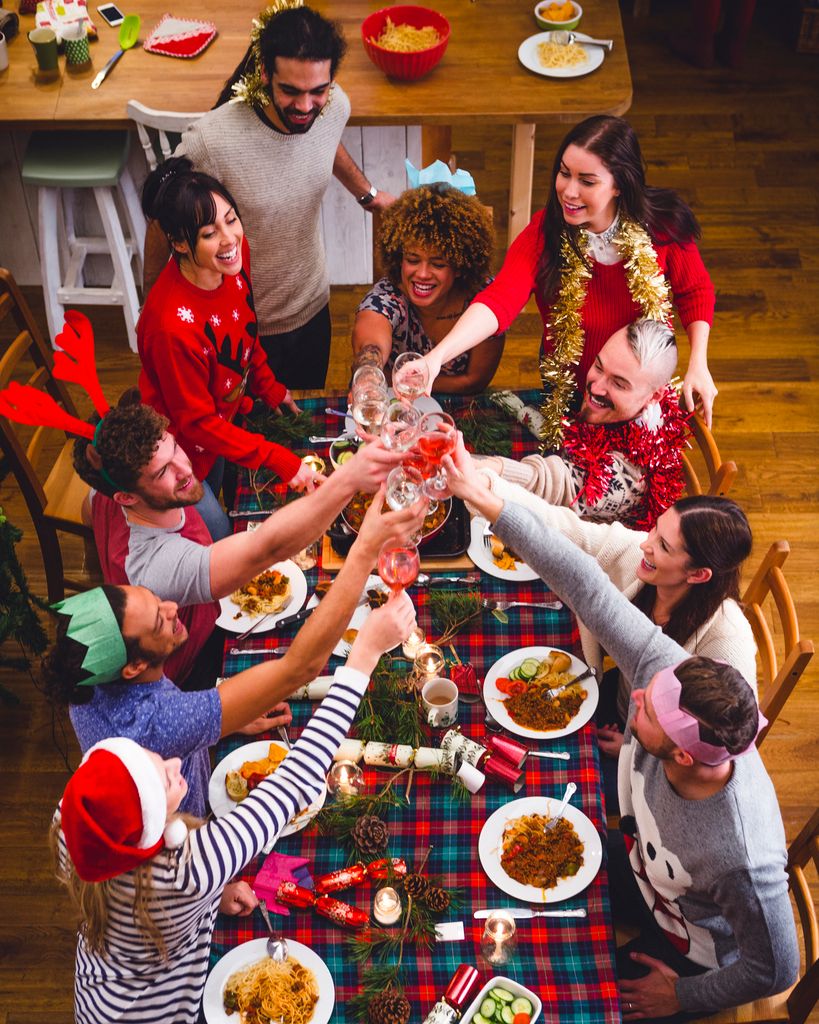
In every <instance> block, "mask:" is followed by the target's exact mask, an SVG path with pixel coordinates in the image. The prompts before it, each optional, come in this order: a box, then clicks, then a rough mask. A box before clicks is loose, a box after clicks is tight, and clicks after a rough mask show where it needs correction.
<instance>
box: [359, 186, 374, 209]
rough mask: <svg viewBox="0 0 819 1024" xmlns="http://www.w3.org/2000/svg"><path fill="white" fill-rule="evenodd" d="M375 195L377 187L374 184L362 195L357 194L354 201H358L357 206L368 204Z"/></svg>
mask: <svg viewBox="0 0 819 1024" xmlns="http://www.w3.org/2000/svg"><path fill="white" fill-rule="evenodd" d="M377 195H378V189H377V188H376V187H375V185H370V190H369V192H365V193H364V195H363V196H359V197H358V199H356V202H357V203H358V205H359V206H369V205H370V203H371V202H372V201H373V199H375V197H376V196H377Z"/></svg>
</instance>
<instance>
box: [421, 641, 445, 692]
mask: <svg viewBox="0 0 819 1024" xmlns="http://www.w3.org/2000/svg"><path fill="white" fill-rule="evenodd" d="M443 672H444V652H443V651H442V650H441V648H440V647H436V646H435V644H423V645H422V646H421V647H419V649H418V653H417V654H416V655H415V676H416V679H417V681H418V685H419V686H423V685H424V683H428V682H430V681H431V680H432V679H438V677H439V676H442V675H443Z"/></svg>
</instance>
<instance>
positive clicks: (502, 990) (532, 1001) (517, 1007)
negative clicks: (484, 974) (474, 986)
mask: <svg viewBox="0 0 819 1024" xmlns="http://www.w3.org/2000/svg"><path fill="white" fill-rule="evenodd" d="M542 1009H543V1003H542V1002H541V1001H540V999H539V998H538V997H537V996H536V995H535V993H534V992H533V991H532V990H531V989H528V988H526V987H525V986H523V985H521V984H520V983H519V982H517V981H514V980H513V979H512V978H504V977H502V976H501V975H496V976H495V977H494V978H492V980H491V981H488V982H487V983H486V984H485V985H484V987H483V988H482V989H481V990H480V992H479V993H478V994H477V996H475V999H474V1000H473V1001H472V1003H471V1004H470V1005H469V1006H468V1007H467V1008H466V1011H465V1012H464V1015H463V1017H462V1018H461V1019H462V1021H463V1024H534V1022H535V1021H536V1020H537V1019H538V1017H539V1016H540V1011H541V1010H542Z"/></svg>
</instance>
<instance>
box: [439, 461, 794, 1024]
mask: <svg viewBox="0 0 819 1024" xmlns="http://www.w3.org/2000/svg"><path fill="white" fill-rule="evenodd" d="M445 465H446V467H447V472H448V476H449V479H450V488H451V490H452V492H453V493H455V494H457V495H458V496H459V497H461V498H464V499H465V500H467V501H469V503H470V504H471V505H473V506H475V507H476V508H477V509H478V511H480V512H481V514H482V515H484V516H485V517H486V518H487V520H488V521H489V522H492V523H494V530H495V532H496V534H497V535H498V537H500V538H501V540H503V541H504V543H506V544H507V545H508V546H509V547H511V548H513V549H514V550H515V551H516V552H517V553H518V554H519V555H520V556H521V557H522V558H523V559H525V561H526V563H527V564H528V565H530V566H531V567H532V568H533V569H534V570H535V571H536V572H537V573H538V575H540V576H541V578H542V579H543V580H544V581H545V582H546V583H548V585H549V586H550V587H551V588H552V589H553V590H554V591H555V592H556V593H557V594H558V595H559V596H560V597H561V598H562V599H563V601H565V602H566V603H567V604H568V605H570V607H571V608H572V609H573V610H574V611H575V612H576V613H577V614H578V615H579V616H581V617H582V619H583V621H584V622H585V623H586V625H587V626H588V627H589V628H590V629H591V630H592V631H593V632H594V634H595V636H597V637H599V638H600V641H601V643H602V644H603V646H604V647H605V649H606V650H607V651H608V653H609V654H610V655H611V656H612V658H614V660H615V661H616V662H617V664H618V665H619V666H620V668H621V669H622V670H623V672H624V673H625V674H626V676H627V677H628V678H630V679H632V680H633V681H634V682H633V686H634V688H633V690H632V697H631V705H630V708H629V721H628V725H627V727H626V733H625V743H624V746H623V750H622V752H621V754H620V762H619V793H620V806H621V811H622V815H623V816H622V819H621V827H622V829H623V831H624V838H625V846H626V850H627V852H628V858H629V862H630V865H631V873H629V875H628V876H627V878H626V881H627V882H628V883H629V886H630V889H631V892H632V894H633V897H634V902H636V903H639V902H640V898H642V901H643V903H644V906H643V905H641V906H640V907H639V909H640V911H641V914H642V917H643V919H644V920H645V921H646V924H647V928H646V929H644V935H643V938H644V939H645V940H647V941H644V942H643V944H642V947H638V948H643V949H645V948H650V949H651V950H652V951H653V952H654V954H655V955H654V956H648V955H646V954H645V953H643V952H633V953H632V954H631V957H630V962H631V964H632V965H634V964H637V965H639V968H640V970H641V972H642V977H639V978H628V977H626V976H625V972H623V971H621V974H620V978H621V980H620V996H621V1000H622V1004H623V1011H624V1018H625V1019H626V1020H647V1019H658V1018H672V1019H686V1018H685V1017H684V1016H682V1014H694V1015H697V1016H699V1015H702V1014H703V1013H707V1012H713V1011H715V1010H719V1009H723V1008H727V1007H731V1006H737V1005H739V1004H741V1003H745V1002H749V1001H751V1000H754V999H758V998H761V997H763V996H767V995H771V994H774V993H777V992H781V991H782V990H783V989H785V988H787V987H788V986H789V985H791V984H793V983H794V981H795V980H796V977H797V975H798V971H799V951H798V946H797V940H796V930H795V927H794V921H793V914H792V911H791V906H790V900H789V898H788V882H787V875H786V873H785V864H786V852H785V836H784V830H783V827H782V819H781V816H780V813H779V806H778V804H777V800H776V794H775V792H774V789H773V785H772V783H771V780H770V778H769V777H768V774H767V772H766V771H765V767H764V765H763V764H762V761H761V759H760V757H759V754H758V752H757V750H756V747H755V745H754V739H755V737H756V734H757V730H758V726H759V713H758V709H757V707H756V703H755V701H754V698H753V693H752V691H751V688H750V687H749V686H748V684H747V682H746V681H745V680H744V679H743V678H742V677H741V675H740V674H739V673H738V672H736V670H734V669H733V668H732V667H731V666H729V665H724V664H720V663H718V662H714V661H712V660H710V659H707V658H691V657H690V656H689V654H688V652H687V651H685V650H684V648H682V647H680V645H679V644H677V643H676V642H675V641H673V640H672V639H670V637H667V636H666V635H665V634H664V633H663V632H662V630H661V629H660V628H659V627H658V626H655V625H654V624H653V623H652V622H651V621H650V620H649V619H647V618H646V617H645V616H644V615H643V613H642V612H641V611H639V609H637V608H635V607H634V606H633V605H632V604H631V603H630V602H629V601H628V599H627V598H625V597H624V596H623V595H622V594H621V593H620V592H619V591H618V590H617V589H616V587H615V586H614V585H613V584H612V583H611V582H610V581H609V579H608V578H607V577H606V575H605V574H604V573H603V571H602V570H601V569H600V568H599V566H598V565H597V563H596V561H595V560H594V559H593V558H591V557H590V556H589V555H587V554H585V552H583V551H581V550H580V549H579V548H577V547H576V546H575V545H574V544H572V543H571V541H569V540H567V539H566V538H564V537H563V536H562V535H561V534H559V533H557V532H556V531H554V530H551V529H549V528H548V527H547V526H545V525H544V523H543V522H542V520H540V519H538V517H537V516H535V515H534V513H532V512H530V511H529V510H527V509H524V508H522V507H521V506H518V505H514V504H512V503H511V502H506V503H504V502H503V501H502V500H501V499H499V498H498V497H496V496H495V495H494V494H492V492H491V491H489V489H488V487H487V486H486V483H485V478H484V477H482V475H480V474H478V473H476V472H474V470H473V468H472V463H471V460H469V458H468V456H467V455H466V453H465V451H464V450H463V445H462V444H460V445H459V448H458V451H457V452H456V454H455V458H454V461H453V460H451V459H449V460H446V461H445ZM633 880H636V883H637V887H635V886H634V881H633ZM612 881H613V888H614V887H615V884H616V880H615V879H613V880H612ZM638 893H639V895H638ZM613 895H615V896H616V895H617V894H616V893H613ZM686 974H687V975H689V976H686ZM677 1014H680V1015H681V1016H679V1017H676V1016H674V1015H677Z"/></svg>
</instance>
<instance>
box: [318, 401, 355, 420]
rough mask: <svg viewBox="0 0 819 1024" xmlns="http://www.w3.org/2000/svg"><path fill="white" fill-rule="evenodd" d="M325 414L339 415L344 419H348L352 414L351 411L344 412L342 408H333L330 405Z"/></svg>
mask: <svg viewBox="0 0 819 1024" xmlns="http://www.w3.org/2000/svg"><path fill="white" fill-rule="evenodd" d="M324 414H325V416H339V417H341V419H343V420H346V419H347V417H348V416H349V415H350V413H349V412H342V410H341V409H331V408H330V406H329V405H328V406H327V408H326V409H325V410H324Z"/></svg>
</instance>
